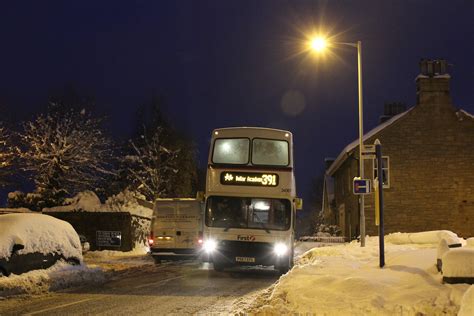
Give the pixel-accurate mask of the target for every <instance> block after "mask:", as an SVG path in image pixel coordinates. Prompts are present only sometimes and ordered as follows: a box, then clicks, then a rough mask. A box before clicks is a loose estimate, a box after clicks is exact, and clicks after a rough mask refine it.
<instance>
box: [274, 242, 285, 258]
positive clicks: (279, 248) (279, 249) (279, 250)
mask: <svg viewBox="0 0 474 316" xmlns="http://www.w3.org/2000/svg"><path fill="white" fill-rule="evenodd" d="M287 251H288V247H287V246H286V245H285V244H284V243H281V242H279V243H277V244H275V246H274V247H273V252H274V253H275V254H276V255H277V256H283V255H284V254H285V253H286V252H287Z"/></svg>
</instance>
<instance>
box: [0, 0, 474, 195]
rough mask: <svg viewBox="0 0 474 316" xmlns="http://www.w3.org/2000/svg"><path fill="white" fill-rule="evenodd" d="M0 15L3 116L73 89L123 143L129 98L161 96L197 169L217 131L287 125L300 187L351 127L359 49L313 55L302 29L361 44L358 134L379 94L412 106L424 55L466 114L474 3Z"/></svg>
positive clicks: (55, 6)
mask: <svg viewBox="0 0 474 316" xmlns="http://www.w3.org/2000/svg"><path fill="white" fill-rule="evenodd" d="M0 12H1V13H0V16H1V18H0V39H1V48H0V63H1V64H0V65H1V67H0V105H1V106H2V111H6V112H8V113H5V114H6V115H5V116H6V117H12V118H13V119H15V120H25V119H29V118H31V116H32V115H34V114H35V113H38V111H42V110H43V109H44V106H45V104H46V102H47V100H48V96H49V95H51V94H52V93H53V92H54V91H57V90H58V89H62V88H63V87H64V86H67V85H71V86H74V87H75V88H76V89H77V90H78V91H79V92H80V93H82V94H84V95H90V96H94V97H95V99H96V111H97V112H98V113H99V114H101V115H107V116H108V118H109V127H110V132H111V134H112V135H113V136H114V137H115V138H116V139H118V140H124V139H127V138H129V137H130V133H131V131H132V126H133V124H132V123H133V122H134V113H135V111H136V109H137V107H138V106H139V105H140V104H143V103H147V102H149V101H150V99H151V98H152V97H153V96H154V95H161V96H164V97H165V98H166V100H167V106H166V108H165V112H166V114H167V115H168V116H169V118H170V120H171V121H172V123H173V125H175V126H176V127H177V128H179V129H181V130H182V131H184V132H185V133H187V134H188V135H189V136H191V137H192V138H193V139H194V140H195V141H196V142H197V144H198V148H199V158H200V162H201V166H204V165H205V160H206V157H207V151H208V146H209V139H210V133H211V131H212V130H213V129H214V128H218V127H228V126H265V127H273V128H281V129H288V130H290V131H292V132H293V133H294V139H295V150H296V153H295V163H296V171H297V174H296V176H297V185H298V187H297V189H298V191H299V194H300V195H303V196H306V195H307V194H308V189H309V188H308V184H309V183H310V180H311V178H312V177H314V176H317V175H318V174H320V173H321V172H322V170H323V168H324V163H323V161H324V158H325V157H335V156H337V155H338V153H339V152H340V151H341V150H342V149H343V147H344V146H345V145H346V144H347V143H349V142H351V141H353V140H354V139H356V138H357V137H358V116H357V115H358V110H357V59H356V58H357V56H356V50H355V49H353V48H334V49H333V50H332V53H330V54H326V55H325V56H324V57H318V56H314V55H311V54H308V53H307V52H303V51H302V48H303V47H304V42H305V40H306V36H307V35H308V34H311V33H315V32H322V33H323V34H327V35H329V36H335V40H337V41H341V42H355V41H357V40H361V41H362V45H363V76H364V120H365V130H366V131H368V130H369V129H371V128H373V127H375V126H376V125H377V123H378V118H379V116H380V115H382V112H383V105H384V103H385V102H404V103H406V104H407V106H412V105H414V104H415V82H414V79H415V77H416V75H417V74H418V62H419V60H420V59H421V58H445V59H447V60H448V61H449V63H451V64H452V66H451V68H450V73H451V75H452V81H451V91H452V98H453V101H454V104H455V106H456V107H459V108H463V109H465V110H467V111H468V112H470V113H474V98H473V86H474V85H473V82H474V79H473V74H474V67H473V64H474V49H473V48H474V26H473V25H474V23H473V20H474V2H473V1H470V0H466V1H457V0H454V1H447V0H446V1H421V0H419V1H378V0H374V1H278V0H268V1H257V0H250V1H222V0H220V1H219V0H215V1H201V0H200V1H197V0H196V1H171V0H170V1H133V2H132V1H130V2H127V3H125V2H124V1H122V2H120V1H108V2H107V1H4V2H3V3H2V4H1V7H0Z"/></svg>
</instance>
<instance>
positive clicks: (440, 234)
mask: <svg viewBox="0 0 474 316" xmlns="http://www.w3.org/2000/svg"><path fill="white" fill-rule="evenodd" d="M442 239H445V240H446V242H447V243H448V245H452V244H459V243H460V239H459V237H458V235H456V234H455V233H453V232H451V231H449V230H434V231H428V232H421V233H393V234H389V235H387V236H385V241H386V242H389V243H392V244H397V245H403V244H436V245H437V244H438V243H439V242H440V240H442Z"/></svg>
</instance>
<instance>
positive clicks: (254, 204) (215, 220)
mask: <svg viewBox="0 0 474 316" xmlns="http://www.w3.org/2000/svg"><path fill="white" fill-rule="evenodd" d="M290 224H291V203H290V201H289V200H287V199H269V198H247V197H245V198H244V197H228V196H211V197H209V198H208V200H207V207H206V225H207V226H209V227H222V228H226V229H229V228H251V229H264V230H288V229H289V228H290Z"/></svg>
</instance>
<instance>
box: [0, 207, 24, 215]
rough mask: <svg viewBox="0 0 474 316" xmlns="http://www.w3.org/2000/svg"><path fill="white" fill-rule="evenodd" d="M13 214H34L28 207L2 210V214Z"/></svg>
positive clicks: (0, 211)
mask: <svg viewBox="0 0 474 316" xmlns="http://www.w3.org/2000/svg"><path fill="white" fill-rule="evenodd" d="M11 213H32V211H31V210H30V209H27V208H26V207H18V208H0V214H11Z"/></svg>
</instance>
